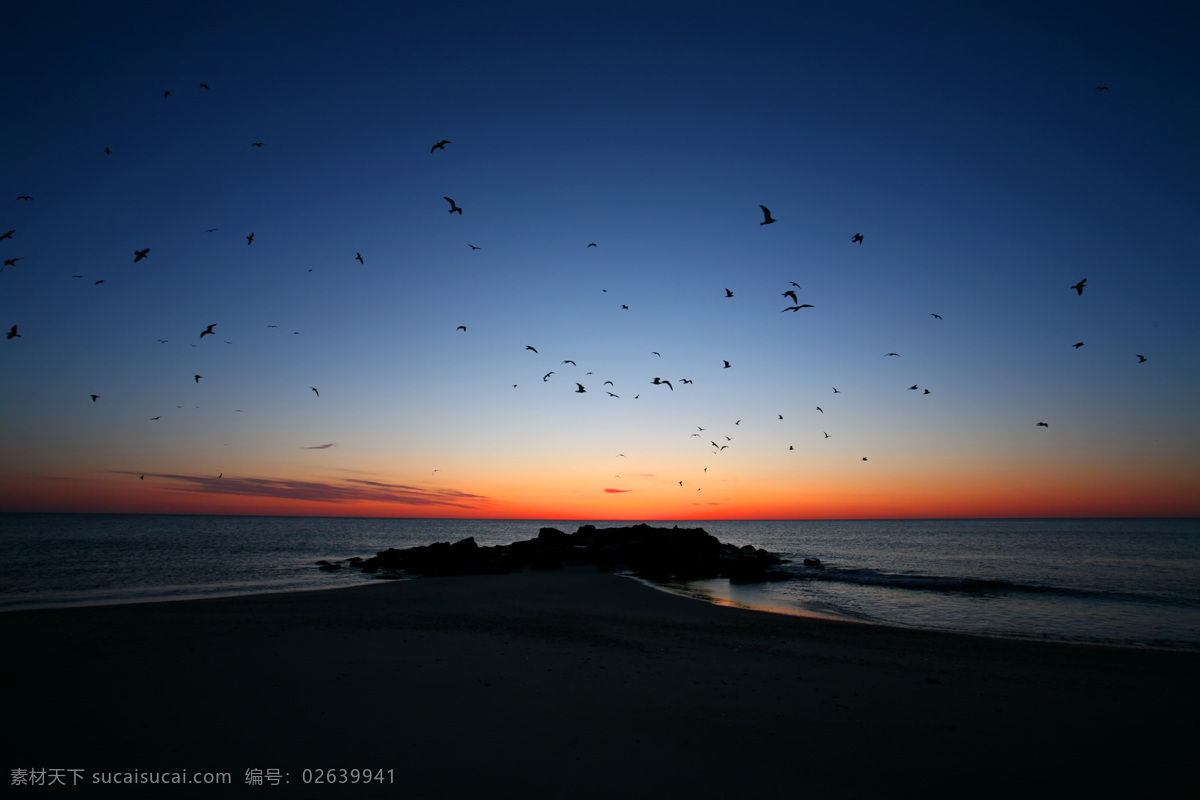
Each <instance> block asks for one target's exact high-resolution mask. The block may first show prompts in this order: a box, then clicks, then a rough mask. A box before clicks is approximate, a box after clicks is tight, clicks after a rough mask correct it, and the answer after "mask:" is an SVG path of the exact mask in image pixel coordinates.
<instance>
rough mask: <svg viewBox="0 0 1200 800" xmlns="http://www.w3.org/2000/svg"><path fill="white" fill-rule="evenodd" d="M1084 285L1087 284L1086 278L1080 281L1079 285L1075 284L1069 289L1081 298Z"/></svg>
mask: <svg viewBox="0 0 1200 800" xmlns="http://www.w3.org/2000/svg"><path fill="white" fill-rule="evenodd" d="M1086 284H1087V278H1084V279H1083V280H1081V281H1080V282H1079V283H1077V284H1075V285H1074V286H1072V287H1071V288H1072V289H1074V290H1075V292H1076V293H1077V294H1079V295H1080V296H1082V295H1083V287H1084V286H1085V285H1086Z"/></svg>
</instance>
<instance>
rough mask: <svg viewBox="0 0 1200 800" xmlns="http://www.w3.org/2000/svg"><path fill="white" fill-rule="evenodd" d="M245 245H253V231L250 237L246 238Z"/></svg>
mask: <svg viewBox="0 0 1200 800" xmlns="http://www.w3.org/2000/svg"><path fill="white" fill-rule="evenodd" d="M246 244H248V245H249V244H254V232H253V231H251V233H250V235H249V236H247V237H246Z"/></svg>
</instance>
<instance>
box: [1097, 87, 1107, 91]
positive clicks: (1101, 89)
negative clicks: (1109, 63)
mask: <svg viewBox="0 0 1200 800" xmlns="http://www.w3.org/2000/svg"><path fill="white" fill-rule="evenodd" d="M1096 91H1097V92H1107V91H1108V87H1107V86H1097V87H1096Z"/></svg>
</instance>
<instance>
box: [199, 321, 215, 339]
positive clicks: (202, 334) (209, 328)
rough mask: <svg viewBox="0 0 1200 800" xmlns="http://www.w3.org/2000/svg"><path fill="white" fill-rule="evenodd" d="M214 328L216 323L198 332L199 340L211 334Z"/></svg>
mask: <svg viewBox="0 0 1200 800" xmlns="http://www.w3.org/2000/svg"><path fill="white" fill-rule="evenodd" d="M215 327H217V323H215V322H214V323H213V324H212V325H209V326H208V327H207V328H205V329H204V330H202V331H200V338H201V339H203V338H204V337H205V336H208V335H209V334H211V333H212V332H213V328H215Z"/></svg>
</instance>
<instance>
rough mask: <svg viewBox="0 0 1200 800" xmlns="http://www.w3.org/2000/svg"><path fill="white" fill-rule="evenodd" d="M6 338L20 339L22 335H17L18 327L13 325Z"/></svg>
mask: <svg viewBox="0 0 1200 800" xmlns="http://www.w3.org/2000/svg"><path fill="white" fill-rule="evenodd" d="M5 338H7V339H20V338H21V334H19V333H17V326H16V325H13V326H12V327H11V328H9V329H8V335H7V336H6V337H5Z"/></svg>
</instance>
